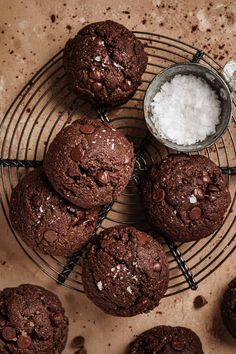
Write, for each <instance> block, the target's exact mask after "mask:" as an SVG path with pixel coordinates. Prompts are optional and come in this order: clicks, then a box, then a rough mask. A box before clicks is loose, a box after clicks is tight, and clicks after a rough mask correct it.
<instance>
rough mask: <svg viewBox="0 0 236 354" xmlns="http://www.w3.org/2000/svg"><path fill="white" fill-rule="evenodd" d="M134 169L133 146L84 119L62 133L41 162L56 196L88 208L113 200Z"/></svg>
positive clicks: (105, 127) (96, 121) (103, 126)
mask: <svg viewBox="0 0 236 354" xmlns="http://www.w3.org/2000/svg"><path fill="white" fill-rule="evenodd" d="M133 168H134V151H133V144H132V143H130V142H129V141H128V140H127V139H126V137H125V136H124V135H122V134H121V133H119V132H118V131H117V130H116V129H114V128H112V127H111V126H110V125H108V124H104V123H102V122H101V121H100V120H99V119H90V118H87V117H85V118H81V119H79V120H76V121H75V122H73V123H72V124H71V125H69V126H67V127H66V128H64V129H63V130H61V131H60V132H59V133H58V135H57V136H56V138H55V139H54V140H53V142H52V143H51V145H50V146H49V149H48V151H47V153H46V156H45V159H44V169H45V172H46V174H47V176H48V178H49V180H50V181H51V183H52V185H53V187H54V188H55V189H56V190H57V191H58V193H60V194H61V195H62V196H63V197H64V198H66V199H67V200H69V201H71V202H72V203H73V204H75V205H78V206H80V207H82V208H88V209H89V208H92V207H95V206H99V205H104V204H107V203H110V202H111V201H113V200H114V199H116V198H117V197H118V196H119V195H120V194H121V193H122V192H123V191H124V189H125V187H126V186H127V184H128V182H129V179H130V177H131V175H132V172H133Z"/></svg>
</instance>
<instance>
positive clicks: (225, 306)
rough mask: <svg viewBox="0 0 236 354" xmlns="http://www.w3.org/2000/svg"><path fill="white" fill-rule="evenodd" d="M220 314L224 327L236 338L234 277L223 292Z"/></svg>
mask: <svg viewBox="0 0 236 354" xmlns="http://www.w3.org/2000/svg"><path fill="white" fill-rule="evenodd" d="M221 314H222V319H223V322H224V324H225V326H226V328H227V329H228V331H229V332H230V333H231V335H232V336H233V337H234V338H236V278H234V279H233V280H232V281H231V282H230V283H229V285H228V289H227V290H226V292H225V293H224V297H223V302H222V305H221Z"/></svg>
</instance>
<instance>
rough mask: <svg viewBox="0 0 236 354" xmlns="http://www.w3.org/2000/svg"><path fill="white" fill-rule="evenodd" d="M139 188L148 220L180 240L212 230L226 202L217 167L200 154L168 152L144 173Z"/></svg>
mask: <svg viewBox="0 0 236 354" xmlns="http://www.w3.org/2000/svg"><path fill="white" fill-rule="evenodd" d="M141 192H142V199H143V203H144V208H145V211H146V214H147V217H148V219H149V221H150V223H151V224H152V225H153V226H154V227H155V228H157V229H158V230H159V231H160V232H161V233H162V234H163V235H164V236H165V237H167V238H169V239H172V240H174V241H180V242H187V241H193V240H199V239H201V238H203V237H206V236H209V235H210V234H211V233H213V232H214V231H215V230H216V229H217V228H218V227H219V226H220V225H221V224H222V222H223V220H224V214H225V213H226V211H227V208H228V206H229V204H230V194H229V191H228V187H227V185H226V182H225V180H224V177H223V174H222V172H221V170H220V168H219V167H218V166H216V165H215V164H214V162H212V161H211V160H209V159H208V158H206V157H205V156H200V155H192V156H190V155H183V154H182V155H170V156H168V157H167V158H166V159H165V160H164V161H163V162H162V164H161V166H160V167H158V166H156V165H154V166H153V167H152V168H151V170H150V171H149V172H148V173H147V174H146V177H145V179H144V181H143V184H142V186H141Z"/></svg>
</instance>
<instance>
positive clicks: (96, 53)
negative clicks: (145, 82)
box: [64, 21, 147, 106]
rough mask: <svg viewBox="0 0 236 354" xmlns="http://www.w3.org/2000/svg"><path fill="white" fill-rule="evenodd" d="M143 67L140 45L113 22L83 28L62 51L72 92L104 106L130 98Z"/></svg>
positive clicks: (144, 63) (138, 83)
mask: <svg viewBox="0 0 236 354" xmlns="http://www.w3.org/2000/svg"><path fill="white" fill-rule="evenodd" d="M146 66H147V54H146V53H145V51H144V48H143V44H142V43H141V42H140V41H139V40H138V39H137V38H136V37H135V36H134V34H133V33H132V32H130V31H129V30H128V29H127V28H125V27H124V26H122V25H120V24H119V23H116V22H113V21H104V22H97V23H92V24H90V25H88V26H86V27H84V28H82V29H81V30H80V31H79V32H78V34H77V35H76V36H75V38H73V39H70V40H69V41H68V42H67V44H66V46H65V50H64V68H65V72H66V74H67V77H68V81H69V83H70V85H71V88H72V89H73V90H74V91H75V92H76V93H77V94H79V95H83V96H85V97H86V98H88V99H90V100H92V101H93V102H95V103H96V104H98V105H103V106H104V105H105V106H116V105H119V104H122V103H124V102H126V101H127V100H128V99H129V98H131V97H132V96H133V94H134V93H135V91H136V89H137V88H138V86H139V85H140V84H141V76H142V74H143V73H144V71H145V69H146Z"/></svg>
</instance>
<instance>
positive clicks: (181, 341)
mask: <svg viewBox="0 0 236 354" xmlns="http://www.w3.org/2000/svg"><path fill="white" fill-rule="evenodd" d="M151 353H155V354H203V349H202V344H201V341H200V339H199V337H198V336H197V334H196V333H195V332H193V331H192V330H191V329H189V328H185V327H170V326H158V327H154V328H151V329H149V330H148V331H145V332H143V333H142V334H140V335H139V336H138V337H137V338H136V339H135V340H134V341H133V342H132V343H130V345H129V348H128V350H127V354H151Z"/></svg>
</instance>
